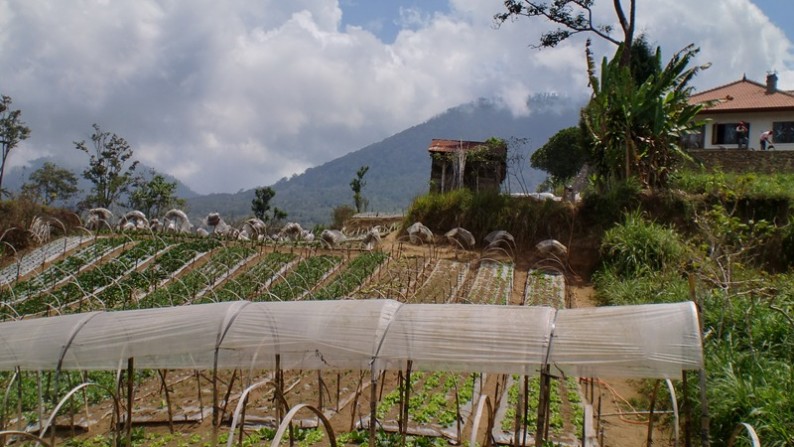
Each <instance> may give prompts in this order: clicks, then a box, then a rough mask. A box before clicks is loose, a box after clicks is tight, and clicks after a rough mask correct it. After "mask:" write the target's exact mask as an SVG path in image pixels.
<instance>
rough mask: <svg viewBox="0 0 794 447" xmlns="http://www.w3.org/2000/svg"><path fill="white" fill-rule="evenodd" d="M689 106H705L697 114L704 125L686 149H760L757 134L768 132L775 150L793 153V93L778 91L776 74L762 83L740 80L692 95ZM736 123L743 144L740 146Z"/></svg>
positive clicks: (689, 141) (759, 135) (759, 136)
mask: <svg viewBox="0 0 794 447" xmlns="http://www.w3.org/2000/svg"><path fill="white" fill-rule="evenodd" d="M689 103H690V104H705V105H706V107H705V108H704V109H703V111H702V112H701V113H700V114H699V115H698V118H700V119H705V120H706V125H705V126H704V127H703V129H702V131H701V132H700V133H699V134H695V135H692V136H691V137H690V138H688V139H687V141H686V144H687V147H688V148H690V149H740V148H741V149H745V148H748V149H750V150H759V149H761V144H760V138H761V134H762V133H763V132H765V131H767V130H771V131H772V140H773V143H772V144H773V145H774V149H775V150H794V92H791V91H784V90H780V89H778V86H777V75H776V74H774V73H771V74H769V75H767V77H766V83H765V84H763V83H760V82H755V81H751V80H749V79H747V77H743V78H742V79H741V80H739V81H736V82H732V83H730V84H726V85H722V86H720V87H716V88H713V89H711V90H706V91H704V92H700V93H697V94H695V95H692V96H691V97H690V98H689ZM740 123H744V126H745V127H746V128H747V140H748V141H747V145H746V146H745V145H740V142H741V141H740V138H741V133H740V132H738V131H737V129H738V130H741V129H740Z"/></svg>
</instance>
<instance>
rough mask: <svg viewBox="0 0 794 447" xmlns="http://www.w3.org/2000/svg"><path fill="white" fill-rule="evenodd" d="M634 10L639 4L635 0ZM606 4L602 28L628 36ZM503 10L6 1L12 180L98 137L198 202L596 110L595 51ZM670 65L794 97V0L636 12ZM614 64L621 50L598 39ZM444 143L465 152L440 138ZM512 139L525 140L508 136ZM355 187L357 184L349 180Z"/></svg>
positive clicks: (3, 46)
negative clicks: (771, 84)
mask: <svg viewBox="0 0 794 447" xmlns="http://www.w3.org/2000/svg"><path fill="white" fill-rule="evenodd" d="M624 2H625V0H624ZM611 5H612V2H611V1H606V0H596V8H595V11H594V17H595V20H596V21H597V22H598V23H604V24H614V22H615V16H614V11H613V10H612V9H611ZM503 8H504V6H503V4H502V1H501V0H290V1H288V2H287V1H283V0H225V1H222V2H219V1H217V0H191V1H187V0H113V1H111V0H72V1H69V2H62V1H56V0H0V93H2V94H4V95H8V96H10V97H11V98H12V100H13V104H12V108H13V109H19V110H21V111H22V119H23V121H24V122H25V123H26V124H27V125H28V127H30V129H31V137H30V138H29V139H28V140H26V141H24V142H22V143H21V144H20V145H19V147H18V148H16V149H15V150H14V152H12V153H11V155H10V157H9V164H10V166H20V165H25V164H26V163H28V162H29V161H30V160H34V159H36V158H40V157H43V156H54V157H56V158H57V159H62V160H69V161H70V162H72V163H75V164H77V165H80V166H86V165H87V164H88V156H87V155H86V154H85V153H82V152H79V151H77V150H76V149H75V144H74V142H75V141H82V140H89V141H90V138H91V133H92V131H93V129H92V127H91V126H92V124H94V123H96V124H98V125H99V126H100V127H101V129H102V130H103V131H108V132H112V133H115V134H118V135H119V136H121V137H123V138H125V139H126V140H127V141H128V142H129V143H130V145H131V147H132V148H133V150H134V157H135V158H136V159H137V160H140V161H141V162H143V163H144V164H146V165H149V166H152V167H154V168H156V169H158V170H159V171H162V172H165V173H168V174H171V175H173V176H175V177H177V178H179V179H180V180H182V181H183V182H185V183H186V184H187V185H188V186H190V187H191V188H192V189H193V190H195V191H197V192H199V193H212V192H236V191H238V190H241V189H249V188H254V187H259V186H267V185H271V184H273V183H275V182H276V181H278V180H279V179H281V178H283V177H287V178H289V177H290V176H293V175H296V174H300V173H302V172H303V171H305V170H306V169H307V168H309V167H313V166H318V165H320V164H322V163H325V162H327V161H330V160H333V159H335V158H338V157H340V156H342V155H344V154H346V153H349V152H352V151H355V150H357V149H360V148H362V147H364V146H367V145H369V144H372V143H375V142H378V141H380V140H382V139H384V138H387V137H389V136H391V135H393V134H395V133H397V132H400V131H402V130H404V129H406V128H408V127H411V126H413V125H416V124H420V123H422V122H424V121H426V120H428V119H430V118H432V117H433V116H435V115H437V114H439V113H442V112H443V111H444V110H446V109H448V108H450V107H454V106H457V105H460V104H462V103H466V102H469V101H473V100H476V99H478V98H489V99H493V100H496V101H498V102H499V103H500V104H502V105H503V106H504V107H506V108H508V109H509V110H511V111H512V112H513V113H515V114H520V115H527V114H531V113H532V110H530V109H528V108H527V104H526V98H527V96H528V95H531V94H533V93H548V92H553V93H557V94H559V95H565V96H569V97H572V98H583V100H584V98H586V97H587V95H588V93H589V90H588V87H587V78H586V66H585V58H584V45H585V37H586V36H575V37H573V38H571V39H569V40H568V41H566V42H564V43H563V44H562V45H560V46H558V47H557V48H554V49H544V50H537V49H534V48H532V44H534V43H537V41H538V40H537V39H538V36H539V35H540V33H541V32H543V31H544V30H549V29H550V26H551V25H549V24H548V23H546V22H544V21H542V20H537V19H536V20H529V19H526V18H524V19H520V20H516V21H511V22H507V23H504V24H502V25H501V26H496V24H495V22H494V19H493V16H494V14H496V13H499V12H502V10H503ZM637 23H638V31H640V32H643V33H645V34H646V35H647V36H648V40H649V41H650V42H651V43H652V44H654V45H658V46H660V47H661V48H662V53H663V56H664V58H665V59H668V58H669V57H670V56H672V55H673V54H674V53H675V52H676V51H678V50H680V49H681V48H683V47H685V46H686V45H688V44H690V43H694V44H695V45H696V46H698V47H699V48H700V49H701V51H700V53H699V54H698V57H697V63H698V64H704V63H707V62H708V63H711V67H710V68H709V69H707V70H705V71H703V72H702V73H700V74H699V75H698V76H697V77H696V78H695V80H694V82H693V85H694V86H695V87H696V88H697V89H699V90H705V89H709V88H712V87H716V86H718V85H722V84H725V83H729V82H732V81H735V80H738V79H741V77H742V76H743V75H746V76H747V77H748V78H749V79H752V80H756V81H759V82H764V79H765V77H766V75H767V73H769V72H772V71H774V72H776V73H777V75H778V77H779V82H778V85H779V87H780V88H783V89H790V90H794V47H793V46H792V39H794V8H792V7H791V0H719V1H698V2H694V1H691V0H638V5H637ZM595 42H596V43H595V46H594V48H595V51H596V53H597V56H598V57H599V58H600V57H602V56H605V55H609V54H611V53H612V52H613V51H614V47H613V46H611V45H610V44H607V43H606V42H603V41H599V40H596V41H595ZM438 137H439V138H455V136H454V135H439V136H438ZM503 137H506V138H507V137H509V136H503ZM340 175H344V176H346V177H350V178H352V176H353V175H354V173H340Z"/></svg>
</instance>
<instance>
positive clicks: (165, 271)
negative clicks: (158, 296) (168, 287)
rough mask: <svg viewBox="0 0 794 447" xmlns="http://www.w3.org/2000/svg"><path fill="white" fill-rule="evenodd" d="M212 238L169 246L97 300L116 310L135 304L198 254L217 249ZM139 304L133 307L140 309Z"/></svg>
mask: <svg viewBox="0 0 794 447" xmlns="http://www.w3.org/2000/svg"><path fill="white" fill-rule="evenodd" d="M217 244H218V242H217V241H216V240H213V239H204V240H195V241H190V242H182V243H179V244H175V245H174V246H171V247H169V249H167V250H166V251H164V252H163V253H161V254H158V255H157V256H156V257H155V259H154V260H153V262H151V263H150V264H149V265H147V266H146V268H145V269H143V270H142V271H133V272H131V273H130V274H129V275H128V276H127V277H126V278H124V279H123V280H122V281H117V282H114V283H113V284H111V285H110V286H108V287H106V288H105V289H104V290H102V292H101V293H99V294H97V298H98V299H99V300H100V301H102V302H104V303H105V304H107V305H111V304H112V305H113V307H115V306H116V305H118V304H119V303H126V304H125V306H128V305H129V303H131V302H133V301H137V299H138V297H139V296H143V295H146V294H148V293H149V291H150V290H152V289H154V288H155V287H157V285H158V284H160V283H162V282H164V281H166V280H168V279H169V278H170V277H171V275H172V274H174V272H176V271H177V270H179V269H180V268H182V267H183V266H184V265H185V264H186V263H187V262H189V261H190V260H191V259H193V258H194V257H195V256H196V255H197V254H198V253H203V252H206V251H208V250H210V249H212V248H213V247H215V246H217ZM139 305H140V303H138V304H136V307H139Z"/></svg>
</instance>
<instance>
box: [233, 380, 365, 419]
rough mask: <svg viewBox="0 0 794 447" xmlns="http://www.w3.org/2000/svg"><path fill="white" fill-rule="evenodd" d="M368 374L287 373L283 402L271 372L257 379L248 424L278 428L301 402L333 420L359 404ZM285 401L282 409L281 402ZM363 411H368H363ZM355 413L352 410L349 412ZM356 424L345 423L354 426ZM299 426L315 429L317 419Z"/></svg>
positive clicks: (249, 399) (247, 409) (249, 406)
mask: <svg viewBox="0 0 794 447" xmlns="http://www.w3.org/2000/svg"><path fill="white" fill-rule="evenodd" d="M368 378H369V372H365V371H353V370H344V371H343V370H323V371H296V370H290V371H284V374H283V376H282V381H283V401H282V400H281V399H280V398H276V393H277V388H278V381H277V377H276V375H275V374H274V373H273V372H272V371H270V372H267V373H266V374H265V375H263V376H260V377H258V378H257V379H255V381H256V382H259V383H263V386H262V387H260V389H259V390H258V392H256V393H252V394H251V395H249V397H248V403H247V405H246V410H245V419H246V421H245V422H246V424H247V425H253V426H261V425H264V426H267V427H276V426H277V425H278V422H277V421H278V417H279V416H283V415H284V414H285V413H286V412H287V410H288V409H289V408H291V407H292V406H294V405H296V404H299V403H306V404H309V405H313V406H314V407H315V408H317V409H318V410H320V411H322V412H323V414H324V415H325V417H327V418H329V419H330V418H333V417H336V416H338V415H339V417H341V413H342V412H343V411H345V410H347V408H348V407H349V406H353V405H356V404H357V402H358V401H357V399H356V397H357V394H359V395H360V393H361V392H362V389H363V387H364V386H365V385H366V383H367V382H368ZM232 400H239V395H234V396H232ZM279 401H282V405H281V406H279V404H278V402H279ZM362 410H364V411H366V410H368V408H367V409H362ZM346 413H350V414H354V415H355V414H356V413H357V412H356V411H354V410H351V412H346ZM352 423H353V421H352V420H350V421H344V424H342V423H340V425H347V424H352ZM297 425H298V426H299V427H304V428H306V427H316V426H317V418H316V417H311V418H308V419H303V420H299V421H297Z"/></svg>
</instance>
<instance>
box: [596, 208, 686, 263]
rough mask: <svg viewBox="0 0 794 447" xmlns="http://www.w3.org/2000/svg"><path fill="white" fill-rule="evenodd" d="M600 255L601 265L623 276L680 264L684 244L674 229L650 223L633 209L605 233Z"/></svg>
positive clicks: (683, 252) (684, 249)
mask: <svg viewBox="0 0 794 447" xmlns="http://www.w3.org/2000/svg"><path fill="white" fill-rule="evenodd" d="M601 254H602V262H603V265H604V267H605V268H606V269H609V270H612V271H613V272H614V273H615V274H616V275H617V276H618V277H619V278H623V279H626V278H632V277H635V276H642V275H647V274H649V273H652V272H656V271H663V270H666V269H667V268H677V267H679V266H680V265H681V264H682V263H683V261H684V258H685V255H686V247H685V245H684V243H683V241H682V240H681V238H680V237H679V236H678V234H677V233H676V232H675V231H674V230H672V229H669V228H665V227H663V226H661V225H658V224H656V223H654V222H649V221H647V220H645V219H644V218H643V217H642V215H641V214H640V213H639V212H637V211H634V212H630V213H627V214H626V215H625V220H624V221H623V223H622V224H620V225H618V226H616V227H613V228H611V229H610V230H608V231H607V232H606V233H605V234H604V238H603V240H602V242H601Z"/></svg>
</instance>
